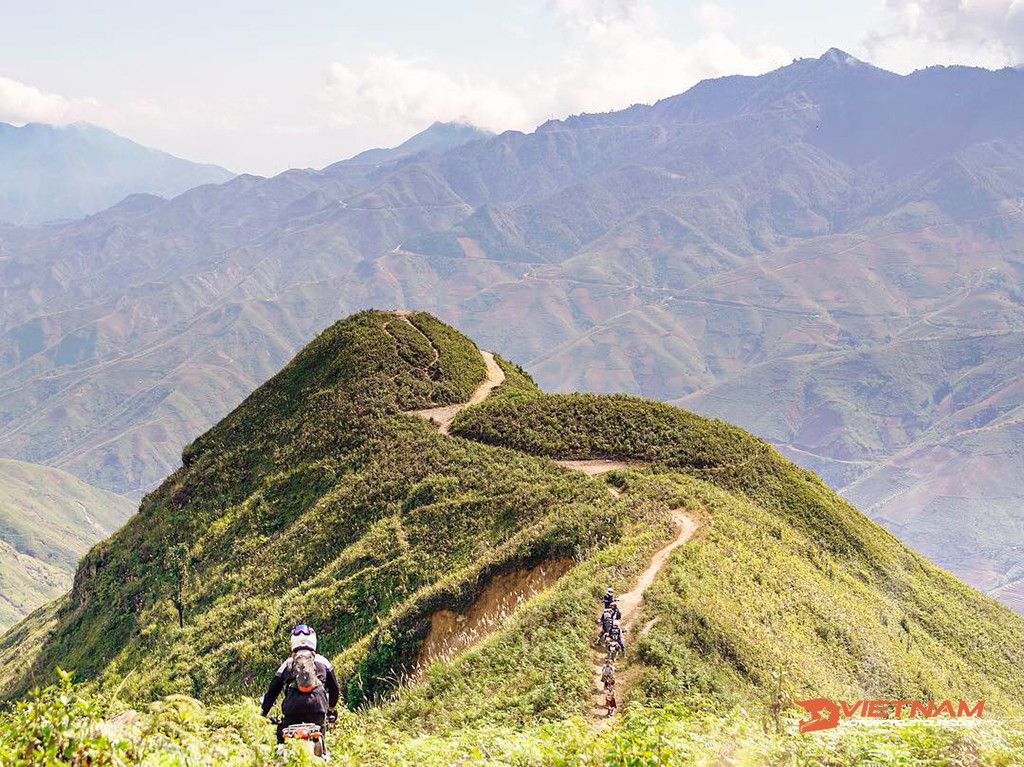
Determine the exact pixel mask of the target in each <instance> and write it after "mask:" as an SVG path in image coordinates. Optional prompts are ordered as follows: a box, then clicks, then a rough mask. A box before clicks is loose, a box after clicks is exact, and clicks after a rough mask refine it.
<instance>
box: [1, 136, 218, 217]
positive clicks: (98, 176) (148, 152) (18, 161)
mask: <svg viewBox="0 0 1024 767" xmlns="http://www.w3.org/2000/svg"><path fill="white" fill-rule="evenodd" d="M233 175H234V174H233V173H231V172H230V171H227V170H224V169H223V168H218V167H217V166H216V165H205V164H200V163H194V162H189V161H187V160H182V159H180V158H178V157H174V156H173V155H169V154H167V153H166V152H159V151H157V150H155V149H149V148H147V147H144V146H140V145H139V144H136V143H135V142H134V141H129V140H128V139H126V138H122V137H121V136H118V135H117V134H115V133H111V132H110V131H108V130H106V129H104V128H100V127H98V126H95V125H90V124H88V123H75V124H74V125H67V126H56V125H44V124H41V123H29V124H28V125H25V126H22V127H16V126H14V125H9V124H7V123H0V221H9V222H13V223H16V224H31V223H41V222H44V221H53V220H56V219H63V218H81V217H82V216H87V215H89V214H90V213H96V212H97V211H100V210H103V209H104V208H109V207H110V206H111V205H114V204H115V203H117V202H120V201H121V200H123V199H124V198H125V197H127V196H128V195H131V194H153V195H159V196H160V197H173V196H175V195H177V194H181V193H182V192H184V191H186V190H187V189H191V188H192V187H196V186H200V185H201V184H219V183H222V182H224V181H227V180H228V179H229V178H231V177H232V176H233Z"/></svg>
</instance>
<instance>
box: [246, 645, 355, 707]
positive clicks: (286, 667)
mask: <svg viewBox="0 0 1024 767" xmlns="http://www.w3.org/2000/svg"><path fill="white" fill-rule="evenodd" d="M292 662H293V658H291V657H290V658H288V659H287V660H286V661H285V662H284V663H282V664H281V667H280V668H278V670H277V673H276V674H274V678H273V679H271V680H270V686H269V687H268V688H267V694H266V695H264V696H263V716H266V715H267V713H268V712H269V711H270V709H271V708H273V706H274V702H275V701H276V700H277V696H278V695H280V694H281V689H282V688H283V689H284V702H283V703H282V704H281V710H282V711H283V712H284V714H285V715H286V716H287V714H288V709H289V708H291V707H292V705H295V704H297V705H301V707H302V708H304V709H307V710H308V709H310V708H314V709H319V710H322V711H327V709H330V708H335V707H336V706H337V705H338V697H339V696H340V694H341V690H340V689H339V688H338V678H337V677H336V676H335V675H334V666H332V665H331V662H330V661H329V660H327V658H325V657H324V656H323V655H317V656H316V660H315V663H316V676H317V678H318V679H319V680H320V684H319V685H318V686H317V688H316V689H315V690H314V691H313V692H310V693H304V692H299V690H298V688H297V687H296V686H295V685H294V684H293V682H294V681H295V676H294V674H292Z"/></svg>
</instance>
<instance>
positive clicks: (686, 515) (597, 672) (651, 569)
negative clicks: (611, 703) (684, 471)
mask: <svg viewBox="0 0 1024 767" xmlns="http://www.w3.org/2000/svg"><path fill="white" fill-rule="evenodd" d="M555 463H557V464H558V465H559V466H564V467H565V468H567V469H575V470H576V471H582V472H583V473H584V474H586V475H588V476H591V477H597V476H600V475H601V474H607V473H608V472H609V471H615V470H617V469H625V468H628V467H629V464H628V463H626V462H625V461H607V460H600V459H598V460H589V461H555ZM608 489H609V491H611V493H612V494H613V495H615V496H618V495H619V493H618V491H617V490H616V489H615V488H613V487H611V486H610V485H609V486H608ZM670 513H671V514H672V520H673V522H675V525H676V529H677V531H678V532H677V533H676V537H675V538H673V539H672V540H671V541H669V542H668V543H666V544H665V545H664V546H662V547H661V548H660V549H658V550H657V551H656V552H654V555H653V556H652V557H651V561H650V562H649V563H648V565H647V569H645V570H644V571H643V572H642V573H640V575H639V576H637V579H636V582H635V583H634V584H633V587H632V588H631V589H630V590H629V591H627V592H625V593H623V594H619V599H618V602H619V611H620V612H621V613H622V621H621V622H622V627H623V628H625V629H626V631H627V632H630V631H632V629H633V627H634V626H635V625H636V622H637V619H638V618H639V617H640V607H641V605H642V604H643V599H644V592H645V591H647V587H648V586H650V585H651V584H652V583H654V579H655V578H656V577H657V576H658V573H659V572H661V568H662V567H664V566H665V562H667V561H668V558H669V556H671V554H672V552H673V551H675V550H676V549H677V548H679V547H680V546H682V545H683V544H684V543H686V542H687V541H689V540H690V539H691V538H693V534H694V533H695V532H697V528H698V527H700V522H698V521H697V519H696V518H695V517H694V516H693V515H692V514H691V513H690V512H687V511H685V510H683V509H672V511H671V512H670ZM657 620H658V619H657V618H654V619H653V620H650V621H648V622H647V624H646V625H645V626H644V627H643V628H642V629H641V630H640V632H639V635H638V636H643V635H644V634H646V633H647V632H648V631H649V630H650V629H651V628H652V627H653V626H654V624H655V623H656V622H657ZM591 655H592V658H593V671H594V686H593V689H592V690H591V700H592V701H593V710H592V711H591V716H592V717H593V718H594V719H600V720H603V719H605V713H606V712H605V707H604V688H603V686H602V684H601V667H602V666H603V665H604V653H603V652H601V651H600V650H593V651H592V652H591ZM616 681H617V684H616V685H615V688H616V695H617V697H618V699H619V700H618V703H619V705H620V706H621V705H622V693H623V689H624V688H625V686H626V685H625V681H626V680H624V679H623V677H622V675H619V678H618V679H617V680H616Z"/></svg>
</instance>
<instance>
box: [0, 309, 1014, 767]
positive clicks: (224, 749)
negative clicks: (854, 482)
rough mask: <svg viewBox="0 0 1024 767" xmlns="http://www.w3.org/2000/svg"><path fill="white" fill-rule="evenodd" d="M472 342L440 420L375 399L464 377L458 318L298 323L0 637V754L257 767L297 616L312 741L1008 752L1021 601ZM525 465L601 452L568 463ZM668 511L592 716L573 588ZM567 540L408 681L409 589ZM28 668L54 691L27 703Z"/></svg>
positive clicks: (718, 452)
mask: <svg viewBox="0 0 1024 767" xmlns="http://www.w3.org/2000/svg"><path fill="white" fill-rule="evenodd" d="M499 364H500V365H501V366H502V368H503V370H504V371H505V373H506V380H505V383H504V384H503V385H502V386H501V387H499V388H498V389H497V390H496V391H495V392H494V394H493V395H492V397H491V398H489V399H488V400H487V401H486V402H485V403H483V404H482V405H480V406H477V407H474V408H469V409H467V410H465V411H463V412H462V413H461V414H460V415H459V417H458V418H457V420H456V422H455V425H454V429H453V436H445V435H441V434H439V433H437V432H436V431H435V430H434V429H433V428H431V426H430V425H429V424H428V423H427V422H426V421H424V420H422V419H419V418H415V417H412V416H408V415H404V414H403V413H402V411H405V410H411V409H420V408H424V407H429V406H430V405H433V404H441V403H444V402H449V401H451V400H452V398H462V399H465V398H467V397H468V392H469V391H471V390H472V388H473V386H474V385H475V384H476V383H477V382H478V381H479V380H480V378H481V377H482V375H483V368H482V367H481V365H480V355H479V352H478V351H477V350H476V348H475V346H473V344H472V343H471V342H470V341H469V340H468V339H466V338H464V337H463V336H460V335H458V334H457V333H455V332H454V331H452V330H450V329H448V328H445V327H444V326H443V325H441V324H440V323H438V322H437V321H436V320H434V319H433V318H430V317H428V316H426V315H412V316H410V317H408V318H405V317H402V316H401V315H396V314H391V313H384V312H364V313H361V314H358V315H355V316H353V317H352V318H349V319H348V320H345V321H343V322H341V323H338V324H337V325H335V326H333V327H332V328H330V329H328V330H327V331H325V332H324V334H322V335H321V336H320V337H319V338H318V339H317V340H316V341H315V342H314V343H313V344H311V345H310V347H308V348H307V349H306V350H305V351H303V352H302V353H301V354H300V355H299V356H298V357H297V358H296V359H295V360H294V361H293V362H292V363H291V364H290V365H288V366H287V367H286V368H285V369H284V370H282V371H281V373H280V374H279V375H278V376H276V377H275V378H273V379H272V380H270V381H269V382H267V384H265V385H264V386H263V387H261V388H260V389H259V390H257V391H256V392H255V393H254V394H253V395H252V396H251V397H249V398H248V399H247V400H246V401H245V402H244V403H243V404H242V405H241V406H239V408H238V409H237V410H236V411H235V412H234V413H232V414H231V415H230V416H229V417H228V418H226V419H225V420H224V421H223V422H222V423H221V424H218V425H217V426H216V427H214V428H213V429H211V430H210V431H209V432H208V433H207V434H205V435H203V436H202V437H200V438H199V439H197V440H196V441H195V442H194V443H193V444H192V445H190V446H189V447H188V448H187V449H186V451H185V455H184V462H185V466H183V467H182V468H181V469H179V470H178V471H177V472H175V473H174V474H173V475H171V477H169V478H168V480H167V482H165V483H164V485H163V486H161V487H160V488H159V489H158V490H157V491H155V492H154V493H151V494H150V495H149V496H147V498H146V499H145V501H144V502H143V505H142V509H141V511H140V514H139V515H137V516H136V517H135V518H133V519H132V520H131V521H130V522H129V523H128V524H127V525H126V526H125V527H124V528H122V530H120V531H119V532H118V533H117V534H115V535H114V536H113V537H111V538H110V539H108V540H107V541H105V542H104V543H102V544H100V545H99V546H97V547H96V548H94V549H93V551H91V552H90V553H89V555H88V556H87V557H86V558H85V559H84V560H83V562H82V565H81V567H80V568H79V572H78V574H77V576H76V578H75V584H74V588H73V590H72V592H71V593H70V594H69V595H68V596H67V597H66V598H64V599H63V600H60V601H59V602H57V603H54V604H52V605H49V606H47V607H46V608H43V609H41V610H38V611H37V612H36V613H34V614H33V615H32V616H30V617H29V618H28V619H27V620H25V621H23V622H22V623H20V624H18V625H17V626H15V627H14V629H12V630H11V631H10V632H8V634H6V635H5V636H4V638H3V639H2V640H0V683H2V685H3V690H4V691H5V693H6V694H7V695H8V696H12V697H21V698H22V701H23V702H22V703H21V704H20V705H19V707H18V708H17V709H16V710H13V711H11V712H10V713H8V714H7V715H6V718H5V719H3V720H2V721H0V747H2V748H7V749H8V751H7V753H8V754H15V755H19V754H24V753H28V752H29V751H31V749H32V748H34V746H30V745H28V744H29V743H35V742H36V741H40V742H44V745H43V746H40V748H51V746H52V747H53V748H56V749H57V750H58V751H59V752H60V753H63V754H69V753H77V752H75V749H86V750H89V749H92V751H91V752H90V753H95V754H97V756H94V757H90V758H91V759H93V761H92V762H90V763H92V764H103V763H104V762H103V759H104V758H107V757H106V756H100V755H103V754H106V753H108V752H109V753H110V754H114V755H118V754H121V755H123V754H134V756H132V757H131V758H134V759H136V760H137V761H139V762H140V763H143V764H147V763H152V764H161V765H162V764H197V763H198V764H204V763H217V764H232V763H237V764H262V763H265V760H266V759H269V758H270V757H269V754H270V741H271V735H272V733H271V729H270V728H269V727H267V726H266V725H265V724H263V723H261V722H260V721H259V720H258V718H257V717H256V712H255V704H254V699H255V698H256V696H258V695H259V694H260V693H261V692H262V691H263V689H264V687H265V685H266V683H267V682H268V680H269V677H270V674H271V673H272V672H273V669H274V668H275V667H276V665H277V664H278V663H279V661H280V658H281V656H282V655H283V653H284V647H285V637H286V636H287V629H288V627H289V626H290V625H292V624H294V623H296V622H299V621H307V622H310V623H313V624H314V625H315V626H316V627H317V628H318V631H319V633H320V635H321V650H322V651H323V652H324V653H325V654H326V655H328V656H329V657H331V658H332V659H333V660H334V662H335V665H336V666H337V669H338V672H339V678H340V679H341V681H342V686H343V696H344V701H345V703H346V705H347V707H348V709H349V710H348V711H345V712H343V715H342V717H341V719H340V721H339V724H338V727H337V728H336V730H335V731H334V733H333V734H332V742H333V744H334V753H335V756H336V758H337V759H338V761H340V763H342V764H360V765H362V764H417V765H423V764H438V765H441V764H452V763H458V762H460V761H468V762H469V763H479V764H517V765H547V764H566V765H568V764H602V763H604V764H637V765H647V764H650V765H654V764H680V765H684V764H685V765H689V764H717V763H721V762H722V761H726V760H732V761H733V762H735V763H738V764H771V765H776V764H779V765H786V764H792V765H799V764H811V763H814V764H821V763H825V764H848V763H864V764H893V765H903V764H906V765H911V764H996V765H1000V764H1002V765H1008V766H1009V765H1012V764H1015V763H1019V762H1020V760H1021V759H1022V758H1024V737H1022V736H1021V735H1020V733H1019V732H1016V731H1014V730H1013V728H1012V724H1007V725H1000V724H999V721H998V717H1005V716H1013V715H1020V714H1021V713H1022V712H1024V621H1022V620H1021V619H1020V618H1018V617H1017V616H1015V615H1013V614H1012V613H1010V612H1009V611H1008V610H1006V609H1005V608H1003V607H1001V606H999V605H998V604H997V603H995V602H994V601H992V600H990V599H987V598H985V597H983V596H982V595H980V594H978V593H977V592H975V591H973V590H972V589H970V588H968V587H966V586H964V585H963V584H961V583H959V582H957V581H956V580H955V579H954V578H952V577H951V576H950V575H949V574H948V573H945V572H944V571H942V570H940V569H939V568H937V567H935V566H933V565H931V564H929V563H928V562H926V561H925V560H923V559H922V558H921V557H919V556H917V555H916V554H914V553H913V552H911V551H909V550H908V549H907V548H906V547H904V546H903V545H901V544H900V543H899V542H898V541H897V540H896V539H895V538H893V537H892V536H891V535H889V534H888V533H886V532H885V531H884V530H882V529H881V528H880V527H878V526H877V525H875V524H874V523H872V522H871V521H870V520H868V519H867V518H865V517H864V516H863V515H861V514H859V513H858V512H857V511H856V509H854V508H853V507H851V506H850V505H849V504H847V503H846V502H844V501H843V500H842V499H840V498H839V497H837V496H836V495H835V494H834V493H832V492H831V491H830V490H829V489H828V488H827V487H826V486H825V485H823V484H822V483H821V482H820V481H818V480H817V479H816V478H815V477H814V476H813V475H811V474H810V473H808V472H805V471H802V470H800V469H798V468H796V467H795V466H793V465H792V464H790V463H789V462H787V461H786V460H784V459H783V458H782V457H781V456H779V455H778V454H777V453H776V452H775V451H774V450H772V449H771V448H770V447H769V446H767V445H766V444H764V443H762V442H760V441H759V440H756V439H755V438H753V437H751V436H750V435H748V434H746V433H744V432H742V431H741V430H739V429H736V428H734V427H731V426H729V425H727V424H723V423H721V422H718V421H714V420H710V419H704V418H699V417H697V416H695V415H693V414H690V413H686V412H684V411H681V410H678V409H675V408H672V407H669V406H667V405H661V404H656V403H651V402H645V401H643V400H639V399H636V398H631V397H605V396H593V395H572V396H548V395H543V394H541V393H540V392H539V390H538V389H537V387H536V385H535V384H534V383H533V382H532V380H531V379H530V378H529V376H528V375H527V374H526V373H525V372H524V371H522V370H521V369H519V368H517V367H515V366H514V365H511V364H510V363H508V362H506V361H504V360H500V359H499ZM550 457H558V458H573V459H586V458H614V459H622V460H628V461H630V462H631V465H630V468H628V469H625V470H619V471H615V472H613V473H611V474H610V475H608V476H607V477H604V478H590V477H587V476H585V475H584V474H582V473H580V472H575V471H570V470H566V469H563V468H561V467H559V466H557V465H556V464H555V463H553V462H552V461H551V460H549V458H550ZM609 490H615V491H616V492H615V493H612V492H609ZM678 509H682V510H685V511H687V512H688V513H690V514H691V515H694V516H696V517H698V518H699V519H700V521H701V526H700V528H699V529H698V532H697V535H696V536H695V538H694V539H693V540H691V541H690V542H688V543H686V544H685V545H683V546H682V547H681V548H679V549H678V550H677V551H676V552H675V553H674V554H673V555H672V556H671V557H670V558H669V559H668V560H667V562H666V564H665V566H664V567H663V568H662V570H661V571H660V572H659V574H658V576H657V578H656V579H655V581H654V583H653V585H652V586H651V587H650V589H648V591H647V592H646V598H645V602H644V605H643V607H642V612H643V614H642V615H641V616H640V620H638V621H637V622H636V624H635V626H634V633H632V634H630V635H629V636H628V637H627V646H628V649H629V652H628V654H627V661H626V664H625V666H624V667H623V668H622V669H621V673H622V678H623V679H624V680H628V681H626V682H624V683H623V684H624V688H623V699H624V702H625V703H626V709H625V712H624V715H623V716H621V717H618V718H617V719H616V720H614V722H613V723H612V724H611V726H610V727H608V728H607V729H601V730H600V731H599V733H600V734H596V733H595V730H594V723H593V722H592V721H590V720H589V716H590V709H591V705H592V699H591V685H592V672H591V667H590V664H591V662H592V649H591V645H590V640H591V638H592V636H593V631H594V624H593V620H594V615H595V607H596V605H597V598H598V596H599V594H600V593H601V591H602V590H603V589H604V587H605V586H607V585H612V586H615V587H616V588H618V589H620V590H625V589H627V588H628V586H629V584H630V583H631V582H632V581H633V580H634V578H635V576H636V575H637V574H638V573H639V572H641V571H642V570H644V569H645V568H646V567H647V564H648V563H649V562H650V561H651V556H652V554H653V553H654V552H655V551H656V550H658V549H659V548H661V546H662V545H664V544H665V543H666V542H667V541H668V540H670V539H671V538H672V537H673V535H674V532H673V524H672V521H671V519H672V517H671V514H670V513H669V512H670V511H671V510H678ZM567 557H569V558H571V559H572V561H573V563H574V564H573V567H572V568H571V569H570V570H569V572H568V573H567V574H566V575H564V576H563V577H562V578H561V579H560V580H558V581H557V583H556V584H555V585H553V586H552V587H551V588H549V589H547V590H546V591H544V592H542V593H541V594H539V595H538V596H536V597H534V598H532V599H530V600H527V601H525V602H524V603H523V604H521V605H520V606H519V607H518V608H517V609H516V610H515V611H514V612H513V613H512V614H511V615H510V616H509V617H508V618H507V619H506V620H504V621H503V622H501V623H500V625H497V626H495V627H494V628H495V630H494V631H493V633H490V634H489V635H488V636H486V638H483V639H482V640H481V641H479V642H477V643H476V644H475V645H473V646H471V647H470V648H468V649H467V650H465V651H464V652H462V653H460V654H458V655H456V656H455V657H454V658H452V659H451V660H438V661H435V662H433V663H432V664H431V665H430V666H429V668H427V669H426V670H425V672H424V673H423V674H422V677H417V678H416V681H415V683H413V682H412V681H410V679H411V676H410V675H412V674H413V673H414V671H415V669H416V668H417V658H418V656H419V652H420V648H421V645H422V642H423V640H424V638H425V637H426V635H427V631H428V628H429V626H430V622H431V617H432V616H433V615H434V614H435V613H436V612H437V611H439V610H442V609H445V610H451V611H454V612H456V613H459V612H464V611H465V610H466V609H467V608H468V607H469V606H470V605H471V604H473V603H474V600H476V599H477V597H478V596H479V595H480V594H481V593H482V592H483V590H484V587H485V586H486V585H487V584H488V583H489V582H491V579H492V577H493V576H495V575H502V574H509V573H515V572H518V571H519V570H520V569H522V568H529V567H531V566H533V565H536V564H539V563H543V562H545V561H549V560H553V559H565V558H567ZM58 665H60V666H63V667H67V668H72V669H74V671H75V677H76V679H78V680H80V681H81V682H82V683H84V686H78V687H72V686H70V682H69V681H68V680H66V679H62V680H59V681H58V685H59V686H58V687H57V688H53V689H50V690H48V691H44V692H43V693H42V694H41V697H36V698H32V697H30V698H29V699H28V700H27V701H25V699H24V695H25V694H26V692H27V691H28V690H29V689H30V688H32V687H33V686H34V685H36V684H41V683H47V682H51V681H55V680H57V672H56V668H57V666H58ZM783 692H784V693H785V694H784V695H782V693H783ZM808 697H826V698H843V699H847V700H856V699H870V698H898V699H908V698H913V699H925V700H928V699H940V700H941V699H945V698H950V699H954V700H958V699H961V698H962V699H965V700H970V701H973V700H978V699H984V700H985V701H986V709H985V713H986V715H987V716H989V717H992V719H991V720H986V721H985V723H984V724H985V726H984V727H980V728H975V729H972V730H970V731H968V730H955V729H952V728H938V729H935V728H925V727H917V728H908V729H899V730H892V731H888V730H877V729H874V730H865V731H861V730H859V729H855V730H852V731H846V730H836V731H830V732H829V733H824V734H822V735H821V736H817V735H804V736H800V735H796V734H794V730H795V722H796V720H797V719H798V718H799V716H800V714H801V713H802V712H798V711H797V710H796V709H795V708H793V707H792V706H791V705H789V704H788V701H789V700H791V699H794V698H795V699H801V698H808ZM775 699H779V700H781V701H782V704H781V707H780V710H779V722H778V725H776V723H775V722H774V721H772V720H771V718H770V717H769V710H770V703H771V702H772V701H773V700H775ZM33 707H35V708H33ZM128 709H130V710H131V711H132V712H134V713H129V712H127V710H128ZM51 721H52V722H57V724H54V725H52V726H51V725H39V727H37V725H36V724H34V723H38V722H51ZM40 728H41V729H40ZM206 741H209V742H210V743H213V744H216V748H218V749H220V750H219V751H217V752H216V754H217V755H216V757H214V756H210V755H208V754H207V752H205V751H203V743H204V742H206ZM53 744H56V745H53ZM26 749H28V751H26ZM61 749H63V750H61ZM68 749H70V750H68ZM105 749H106V750H105ZM118 749H121V750H120V751H118ZM133 749H134V750H133ZM0 753H4V752H3V751H0ZM33 753H34V752H33ZM211 753H212V752H211ZM19 758H20V757H19ZM25 758H26V759H27V761H25V762H24V763H25V764H40V763H45V762H44V761H42V760H41V758H37V757H36V756H34V755H30V756H29V757H25ZM111 758H113V757H111ZM118 758H122V759H123V758H127V757H124V756H119V757H118ZM33 760H34V761H33ZM146 760H150V761H149V762H147V761H146ZM190 760H191V761H190ZM203 760H206V761H203ZM829 760H831V761H829ZM957 760H959V761H957ZM108 761H109V760H108ZM54 763H60V762H54Z"/></svg>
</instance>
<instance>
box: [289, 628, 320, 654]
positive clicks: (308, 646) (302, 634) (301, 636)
mask: <svg viewBox="0 0 1024 767" xmlns="http://www.w3.org/2000/svg"><path fill="white" fill-rule="evenodd" d="M299 650H311V651H312V652H316V632H315V631H313V627H312V626H307V625H306V624H305V623H300V624H299V625H298V626H296V627H295V628H293V629H292V652H298V651H299Z"/></svg>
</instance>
